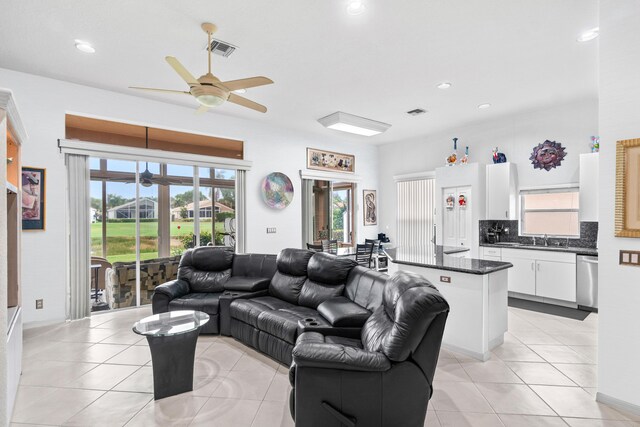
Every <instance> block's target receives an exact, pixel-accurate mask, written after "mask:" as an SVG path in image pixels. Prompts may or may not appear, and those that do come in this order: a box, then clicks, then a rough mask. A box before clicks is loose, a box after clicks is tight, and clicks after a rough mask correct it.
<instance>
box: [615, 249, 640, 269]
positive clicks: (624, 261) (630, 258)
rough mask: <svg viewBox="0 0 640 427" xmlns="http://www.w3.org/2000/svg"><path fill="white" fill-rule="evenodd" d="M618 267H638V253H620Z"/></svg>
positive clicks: (639, 255)
mask: <svg viewBox="0 0 640 427" xmlns="http://www.w3.org/2000/svg"><path fill="white" fill-rule="evenodd" d="M620 265H631V266H633V267H640V251H625V250H622V251H620Z"/></svg>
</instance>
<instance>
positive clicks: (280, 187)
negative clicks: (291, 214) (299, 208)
mask: <svg viewBox="0 0 640 427" xmlns="http://www.w3.org/2000/svg"><path fill="white" fill-rule="evenodd" d="M262 199H263V200H264V203H265V204H266V205H267V206H269V207H270V208H272V209H284V208H286V207H287V206H289V203H291V200H293V184H292V183H291V180H290V179H289V177H288V176H287V175H285V174H283V173H281V172H273V173H270V174H269V175H267V176H265V177H264V179H263V180H262Z"/></svg>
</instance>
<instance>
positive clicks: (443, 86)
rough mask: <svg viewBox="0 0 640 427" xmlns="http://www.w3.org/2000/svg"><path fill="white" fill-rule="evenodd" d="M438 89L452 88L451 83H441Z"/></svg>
mask: <svg viewBox="0 0 640 427" xmlns="http://www.w3.org/2000/svg"><path fill="white" fill-rule="evenodd" d="M436 87H437V88H438V89H449V88H450V87H451V83H449V82H442V83H440V84H439V85H438V86H436Z"/></svg>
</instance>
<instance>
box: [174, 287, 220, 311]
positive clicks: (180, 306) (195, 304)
mask: <svg viewBox="0 0 640 427" xmlns="http://www.w3.org/2000/svg"><path fill="white" fill-rule="evenodd" d="M220 295H222V293H211V292H205V293H195V294H187V295H185V296H183V297H181V298H176V299H173V300H171V301H170V302H169V310H170V311H176V310H195V311H202V312H203V313H207V314H209V315H217V314H218V300H219V299H220Z"/></svg>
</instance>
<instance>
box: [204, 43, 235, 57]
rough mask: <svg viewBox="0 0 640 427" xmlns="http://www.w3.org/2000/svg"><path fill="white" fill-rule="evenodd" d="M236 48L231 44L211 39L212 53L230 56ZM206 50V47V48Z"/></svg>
mask: <svg viewBox="0 0 640 427" xmlns="http://www.w3.org/2000/svg"><path fill="white" fill-rule="evenodd" d="M236 49H237V47H236V46H234V45H232V44H231V43H227V42H223V41H222V40H217V39H211V52H212V53H215V54H216V55H220V56H224V57H227V56H230V55H231V54H232V53H233V52H234V51H235V50H236ZM205 50H206V47H205Z"/></svg>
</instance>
